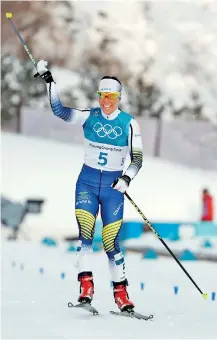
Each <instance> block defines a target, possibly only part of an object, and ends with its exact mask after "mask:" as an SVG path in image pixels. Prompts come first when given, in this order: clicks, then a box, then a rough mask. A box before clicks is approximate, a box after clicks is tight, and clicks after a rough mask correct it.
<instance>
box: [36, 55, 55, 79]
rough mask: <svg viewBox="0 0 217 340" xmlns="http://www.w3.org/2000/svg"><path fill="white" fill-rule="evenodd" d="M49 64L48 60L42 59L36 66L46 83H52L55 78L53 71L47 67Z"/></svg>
mask: <svg viewBox="0 0 217 340" xmlns="http://www.w3.org/2000/svg"><path fill="white" fill-rule="evenodd" d="M47 65H48V62H47V61H45V60H40V61H39V62H38V63H37V66H36V68H37V71H38V74H39V75H40V77H41V78H42V79H44V80H45V81H46V83H52V82H53V81H54V80H53V77H52V74H51V72H50V71H49V70H48V69H47Z"/></svg>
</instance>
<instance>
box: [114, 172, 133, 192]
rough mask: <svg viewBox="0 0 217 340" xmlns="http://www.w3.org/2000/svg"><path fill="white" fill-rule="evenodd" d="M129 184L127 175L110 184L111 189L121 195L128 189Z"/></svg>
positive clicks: (129, 180) (129, 179)
mask: <svg viewBox="0 0 217 340" xmlns="http://www.w3.org/2000/svg"><path fill="white" fill-rule="evenodd" d="M130 182H131V178H130V177H129V176H127V175H123V176H121V177H119V178H117V179H116V180H115V181H114V182H113V183H112V188H113V189H116V190H118V191H120V192H122V193H125V191H126V190H127V188H128V187H129V185H130Z"/></svg>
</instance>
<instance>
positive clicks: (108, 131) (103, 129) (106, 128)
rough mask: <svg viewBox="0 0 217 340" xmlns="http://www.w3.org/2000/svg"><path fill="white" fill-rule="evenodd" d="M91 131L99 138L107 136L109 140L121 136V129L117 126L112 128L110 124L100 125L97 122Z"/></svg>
mask: <svg viewBox="0 0 217 340" xmlns="http://www.w3.org/2000/svg"><path fill="white" fill-rule="evenodd" d="M93 131H95V132H96V133H97V135H98V136H99V137H101V138H103V137H105V136H107V137H108V138H110V139H116V138H117V137H119V136H121V135H122V129H121V128H120V127H119V126H115V127H114V128H113V127H112V126H111V125H110V124H105V125H102V123H99V122H98V123H96V124H95V125H94V127H93Z"/></svg>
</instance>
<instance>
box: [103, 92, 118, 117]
mask: <svg viewBox="0 0 217 340" xmlns="http://www.w3.org/2000/svg"><path fill="white" fill-rule="evenodd" d="M106 93H107V94H108V96H106ZM109 95H110V93H109V92H105V93H104V97H103V98H99V105H100V107H101V109H102V111H103V112H104V113H105V114H107V115H110V114H111V113H112V112H114V111H115V110H116V109H117V108H118V104H119V101H120V99H119V98H114V99H113V98H112V99H111V97H110V96H109Z"/></svg>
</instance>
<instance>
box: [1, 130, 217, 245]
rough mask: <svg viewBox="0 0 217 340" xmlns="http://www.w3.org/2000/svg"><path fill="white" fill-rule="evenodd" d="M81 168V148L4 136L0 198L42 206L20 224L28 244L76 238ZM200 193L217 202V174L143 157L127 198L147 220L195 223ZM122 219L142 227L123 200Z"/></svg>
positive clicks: (132, 210) (216, 215)
mask: <svg viewBox="0 0 217 340" xmlns="http://www.w3.org/2000/svg"><path fill="white" fill-rule="evenodd" d="M82 164H83V148H82V147H80V146H75V145H66V144H62V143H57V142H52V141H47V140H44V139H36V138H35V139H34V138H30V137H24V136H22V135H21V136H19V135H13V134H7V133H2V186H1V194H2V195H4V196H6V197H8V198H9V199H12V200H15V201H16V200H17V201H20V202H24V201H25V200H26V199H27V198H44V199H45V200H46V201H45V204H44V207H43V212H42V213H41V214H40V215H30V214H29V215H27V217H26V218H25V220H24V222H23V226H22V230H23V231H24V232H27V233H28V236H29V237H30V238H32V239H41V238H42V237H43V236H53V237H55V238H58V239H61V238H62V237H64V236H68V235H77V223H76V219H75V216H74V192H75V184H76V179H77V176H78V174H79V171H80V169H81V167H82ZM203 187H208V188H209V189H210V190H211V193H212V194H213V196H214V199H215V201H217V175H216V173H213V172H208V171H202V170H199V169H198V170H192V169H189V168H187V167H182V166H178V165H174V164H173V163H169V162H165V161H162V160H158V159H153V158H151V157H145V160H144V166H143V168H142V170H141V172H140V173H139V174H138V176H137V177H136V178H135V179H134V181H133V182H132V184H131V186H130V188H129V191H128V193H129V195H130V196H131V197H132V198H133V199H134V200H135V202H136V204H137V205H138V206H139V208H140V209H141V210H142V211H144V213H145V215H146V216H147V218H148V219H150V220H153V221H161V222H162V221H175V222H197V221H198V219H199V218H200V214H201V201H200V198H201V197H200V195H201V190H202V188H203ZM124 219H125V221H127V220H129V221H132V220H133V221H142V220H141V217H140V216H139V214H138V213H137V211H136V210H135V208H134V207H133V206H132V205H131V203H130V202H128V201H127V200H126V206H125V212H124ZM215 219H217V204H215Z"/></svg>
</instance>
